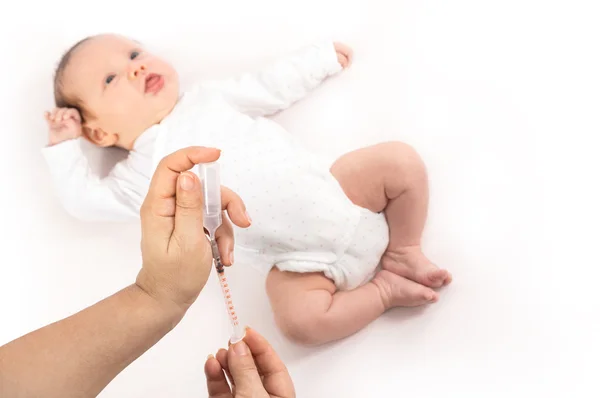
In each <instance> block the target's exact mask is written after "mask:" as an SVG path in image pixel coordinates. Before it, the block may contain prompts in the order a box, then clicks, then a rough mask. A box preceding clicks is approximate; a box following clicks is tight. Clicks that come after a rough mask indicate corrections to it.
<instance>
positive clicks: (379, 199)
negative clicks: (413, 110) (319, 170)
mask: <svg viewBox="0 0 600 398" xmlns="http://www.w3.org/2000/svg"><path fill="white" fill-rule="evenodd" d="M387 146H388V144H386V143H383V144H378V145H373V146H369V147H366V148H361V149H357V150H355V151H352V152H349V153H347V154H345V155H342V156H341V157H340V158H339V159H337V160H336V161H335V162H334V163H333V165H332V166H331V174H332V175H333V176H334V177H335V178H336V179H337V180H338V182H339V184H340V186H341V187H342V189H343V190H344V192H345V193H346V196H348V198H349V199H350V200H351V201H352V203H354V204H355V205H357V206H360V207H363V208H365V209H369V210H371V211H374V212H380V211H382V210H383V209H384V208H385V206H386V204H387V196H386V194H385V178H386V176H385V174H386V170H387V163H388V161H387V158H388V156H387V152H388V148H387Z"/></svg>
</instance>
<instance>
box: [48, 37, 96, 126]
mask: <svg viewBox="0 0 600 398" xmlns="http://www.w3.org/2000/svg"><path fill="white" fill-rule="evenodd" d="M93 37H94V36H88V37H86V38H84V39H81V40H79V41H78V42H77V43H75V44H74V45H73V46H72V47H71V48H70V49H69V50H68V51H67V52H66V53H65V54H64V55H63V56H62V58H61V59H60V62H59V63H58V66H57V67H56V71H55V72H54V102H55V104H56V107H57V108H74V109H77V111H78V112H79V114H80V115H81V119H82V120H84V117H85V116H84V114H87V110H85V109H84V106H83V102H82V101H81V100H80V99H78V98H74V97H72V96H68V95H67V94H66V93H65V87H64V75H65V69H66V68H67V66H68V65H69V61H70V60H71V57H72V56H73V53H74V52H75V51H76V50H77V49H78V48H79V47H81V45H82V44H84V43H85V42H87V41H88V40H90V39H92V38H93Z"/></svg>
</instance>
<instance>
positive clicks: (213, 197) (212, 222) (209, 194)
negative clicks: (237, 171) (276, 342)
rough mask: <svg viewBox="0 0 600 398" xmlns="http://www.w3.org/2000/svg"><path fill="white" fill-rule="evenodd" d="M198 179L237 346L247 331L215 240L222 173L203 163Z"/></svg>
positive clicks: (206, 223)
mask: <svg viewBox="0 0 600 398" xmlns="http://www.w3.org/2000/svg"><path fill="white" fill-rule="evenodd" d="M197 168H198V177H200V182H201V184H202V195H203V199H204V209H203V213H204V214H203V215H204V228H206V230H207V231H208V234H209V239H210V246H211V249H212V255H213V259H214V262H215V268H216V270H217V276H218V277H219V283H220V285H221V290H222V292H223V297H224V298H225V306H226V307H227V313H228V314H229V321H230V322H231V326H232V327H233V334H232V335H231V339H230V342H231V344H235V343H237V342H239V341H241V340H242V339H243V338H244V336H245V330H244V328H243V327H242V326H241V325H240V322H239V320H238V316H237V314H236V312H235V308H234V306H233V300H232V299H231V288H230V287H229V283H228V282H227V277H226V276H225V268H224V266H223V263H222V262H221V255H220V253H219V247H218V246H217V241H216V239H215V232H216V231H217V228H219V226H220V225H221V223H222V221H223V220H222V218H221V213H222V209H221V175H220V174H221V173H220V168H219V164H218V163H217V162H213V163H201V164H199V165H198V166H197Z"/></svg>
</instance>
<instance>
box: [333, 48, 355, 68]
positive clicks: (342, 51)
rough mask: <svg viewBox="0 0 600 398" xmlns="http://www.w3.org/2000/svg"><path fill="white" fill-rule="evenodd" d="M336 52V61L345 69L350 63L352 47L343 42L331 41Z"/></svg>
mask: <svg viewBox="0 0 600 398" xmlns="http://www.w3.org/2000/svg"><path fill="white" fill-rule="evenodd" d="M333 45H334V47H335V52H336V53H337V58H338V62H339V63H340V65H342V67H343V68H344V69H345V68H347V67H349V66H350V64H351V63H352V49H351V48H350V47H349V46H347V45H345V44H344V43H338V42H335V43H333Z"/></svg>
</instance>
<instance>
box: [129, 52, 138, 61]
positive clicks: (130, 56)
mask: <svg viewBox="0 0 600 398" xmlns="http://www.w3.org/2000/svg"><path fill="white" fill-rule="evenodd" d="M139 55H140V52H139V51H132V52H131V54H129V58H130V59H136V58H137V57H138V56H139Z"/></svg>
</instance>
